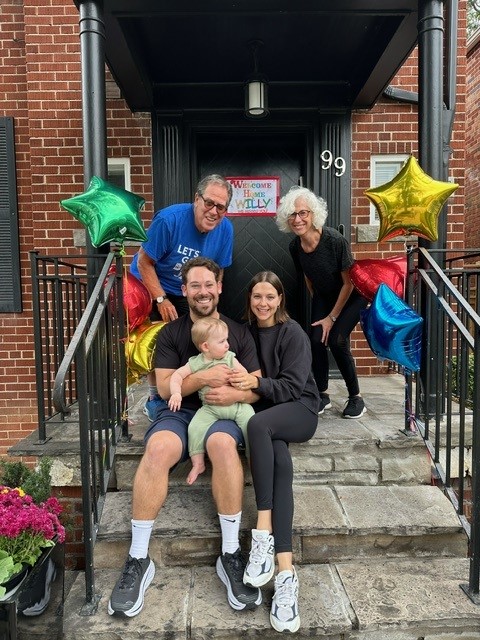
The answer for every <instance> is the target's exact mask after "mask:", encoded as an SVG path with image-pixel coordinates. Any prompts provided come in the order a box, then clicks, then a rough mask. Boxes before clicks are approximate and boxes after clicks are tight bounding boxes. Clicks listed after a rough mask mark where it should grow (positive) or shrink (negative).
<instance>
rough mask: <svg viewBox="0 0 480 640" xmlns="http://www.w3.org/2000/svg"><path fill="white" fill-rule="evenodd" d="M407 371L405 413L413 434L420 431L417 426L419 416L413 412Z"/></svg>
mask: <svg viewBox="0 0 480 640" xmlns="http://www.w3.org/2000/svg"><path fill="white" fill-rule="evenodd" d="M407 375H408V374H407V373H406V371H405V414H406V416H407V422H408V429H409V431H411V432H412V434H417V433H418V426H417V418H416V417H415V414H414V413H413V412H412V400H411V398H410V396H409V393H408V381H407Z"/></svg>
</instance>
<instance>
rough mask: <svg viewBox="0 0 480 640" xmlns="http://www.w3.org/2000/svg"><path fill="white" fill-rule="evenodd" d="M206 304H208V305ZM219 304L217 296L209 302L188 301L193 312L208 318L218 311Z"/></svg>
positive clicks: (195, 314)
mask: <svg viewBox="0 0 480 640" xmlns="http://www.w3.org/2000/svg"><path fill="white" fill-rule="evenodd" d="M206 305H208V307H207V306H206ZM217 305H218V299H217V300H215V298H212V299H211V300H209V301H208V302H196V300H193V301H192V302H190V300H189V301H188V306H189V307H190V310H191V312H192V314H193V315H194V316H197V317H198V318H208V317H209V316H211V315H212V314H213V313H215V312H216V310H217Z"/></svg>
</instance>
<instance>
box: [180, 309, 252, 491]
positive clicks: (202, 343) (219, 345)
mask: <svg viewBox="0 0 480 640" xmlns="http://www.w3.org/2000/svg"><path fill="white" fill-rule="evenodd" d="M192 342H193V344H194V345H195V346H196V347H197V349H198V350H199V352H200V353H199V354H198V356H193V357H192V358H190V359H189V360H188V362H187V364H185V365H184V366H183V367H180V368H179V369H177V370H176V371H174V372H173V374H172V376H171V378H170V394H171V395H170V399H169V401H168V406H169V408H170V410H171V411H178V410H179V409H180V407H181V405H182V381H183V379H184V378H186V377H187V376H188V375H190V374H191V373H195V371H200V370H202V369H208V368H210V367H214V366H215V365H217V364H226V365H227V366H228V367H230V368H231V369H235V370H236V371H245V372H246V369H245V367H244V366H242V365H241V364H240V363H239V362H238V360H237V359H236V357H235V354H234V353H233V351H229V344H228V326H227V325H226V323H225V322H224V321H223V320H220V319H219V318H201V319H200V320H197V321H196V322H194V323H193V326H192ZM208 390H209V387H202V388H201V389H199V391H198V395H199V396H200V399H201V401H202V403H203V405H202V407H200V409H199V410H198V411H197V412H196V414H195V415H194V416H193V418H192V420H191V422H190V424H189V425H188V453H189V456H190V459H191V461H192V469H191V471H190V473H189V474H188V477H187V483H188V484H193V483H194V482H195V480H196V479H197V477H198V476H199V475H200V474H201V473H203V472H204V471H205V444H204V439H205V435H206V433H207V431H208V429H209V428H210V427H211V426H212V424H213V423H214V422H216V421H217V420H235V422H236V423H237V424H238V426H239V427H240V429H241V430H242V433H243V437H244V439H245V445H246V447H247V452H248V440H247V424H248V421H249V420H250V418H251V417H252V416H253V415H254V413H255V412H254V410H253V408H252V407H251V406H250V405H249V404H245V403H243V402H235V403H234V404H231V405H229V406H228V407H224V406H218V405H217V406H213V405H210V404H207V403H206V401H205V394H206V393H208Z"/></svg>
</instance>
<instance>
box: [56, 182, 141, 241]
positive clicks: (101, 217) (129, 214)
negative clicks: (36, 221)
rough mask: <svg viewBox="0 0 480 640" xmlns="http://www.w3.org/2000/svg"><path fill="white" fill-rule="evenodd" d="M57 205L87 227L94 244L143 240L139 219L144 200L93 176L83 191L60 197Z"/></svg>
mask: <svg viewBox="0 0 480 640" xmlns="http://www.w3.org/2000/svg"><path fill="white" fill-rule="evenodd" d="M60 204H61V205H62V207H63V208H64V209H66V210H67V211H69V212H70V213H71V214H72V215H73V217H74V218H76V219H77V220H79V221H80V222H81V223H82V224H83V225H84V226H85V227H86V228H87V229H88V233H89V234H90V239H91V241H92V244H93V246H94V247H100V246H102V244H106V243H107V242H116V243H118V244H123V242H124V241H125V240H138V241H139V242H143V241H144V240H146V239H147V234H146V233H145V228H144V226H143V224H142V221H141V219H140V210H141V208H142V207H143V205H144V204H145V199H144V198H141V197H140V196H137V195H136V194H135V193H132V192H131V191H126V190H125V189H121V188H120V187H116V186H115V185H113V184H110V183H109V182H105V180H102V179H101V178H98V177H97V176H93V178H92V179H91V180H90V184H89V185H88V189H87V190H86V191H85V192H84V193H80V194H79V195H77V196H73V198H69V199H68V200H61V201H60Z"/></svg>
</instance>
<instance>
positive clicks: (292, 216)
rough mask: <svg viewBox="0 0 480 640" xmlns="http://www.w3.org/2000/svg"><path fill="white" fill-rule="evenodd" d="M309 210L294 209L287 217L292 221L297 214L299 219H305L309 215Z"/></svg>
mask: <svg viewBox="0 0 480 640" xmlns="http://www.w3.org/2000/svg"><path fill="white" fill-rule="evenodd" d="M310 213H311V212H310V211H306V210H304V211H294V212H293V213H291V214H290V215H289V216H288V219H289V220H290V221H291V222H293V221H294V220H295V218H296V217H297V216H298V217H299V218H300V220H305V218H308V216H309V215H310Z"/></svg>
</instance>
